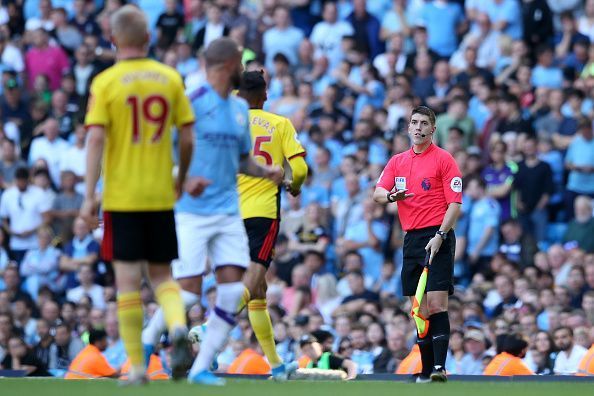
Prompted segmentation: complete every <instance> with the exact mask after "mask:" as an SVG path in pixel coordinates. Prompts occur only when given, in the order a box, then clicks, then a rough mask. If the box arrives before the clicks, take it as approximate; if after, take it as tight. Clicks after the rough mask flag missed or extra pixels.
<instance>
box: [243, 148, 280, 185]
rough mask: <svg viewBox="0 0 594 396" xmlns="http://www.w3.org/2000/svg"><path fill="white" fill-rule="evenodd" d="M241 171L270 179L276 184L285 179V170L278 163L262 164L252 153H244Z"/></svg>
mask: <svg viewBox="0 0 594 396" xmlns="http://www.w3.org/2000/svg"><path fill="white" fill-rule="evenodd" d="M239 172H240V173H243V174H244V175H248V176H253V177H262V178H265V179H269V180H270V181H272V182H273V183H274V184H276V185H279V184H281V183H282V181H283V177H284V175H285V172H284V171H283V168H281V167H280V166H278V165H273V166H266V165H260V164H258V163H257V162H256V161H254V159H253V158H252V157H251V156H250V155H244V156H242V157H241V160H240V162H239Z"/></svg>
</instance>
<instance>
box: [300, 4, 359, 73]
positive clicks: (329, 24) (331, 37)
mask: <svg viewBox="0 0 594 396" xmlns="http://www.w3.org/2000/svg"><path fill="white" fill-rule="evenodd" d="M322 17H323V18H324V20H323V21H321V22H318V23H317V24H316V25H315V26H314V28H313V30H312V32H311V36H310V40H311V42H312V44H313V45H314V47H315V51H316V53H315V56H316V57H320V56H325V57H326V58H327V59H328V62H329V67H328V70H333V69H334V68H335V67H336V66H338V65H339V64H340V61H341V60H342V59H343V56H344V54H343V51H342V48H341V44H342V38H343V37H344V36H351V35H353V34H354V33H355V31H354V30H353V27H352V26H351V24H350V23H348V22H345V21H339V20H338V11H337V9H336V3H333V2H327V3H326V4H325V5H324V11H323V13H322Z"/></svg>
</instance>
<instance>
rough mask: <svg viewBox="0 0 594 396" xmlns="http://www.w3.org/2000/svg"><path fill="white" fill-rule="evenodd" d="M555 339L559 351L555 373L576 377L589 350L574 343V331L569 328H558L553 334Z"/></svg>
mask: <svg viewBox="0 0 594 396" xmlns="http://www.w3.org/2000/svg"><path fill="white" fill-rule="evenodd" d="M553 339H554V340H555V346H556V347H557V349H559V354H558V355H557V358H556V359H555V366H554V367H553V371H554V372H555V374H562V375H574V374H575V373H577V371H578V366H579V364H580V361H581V360H582V358H583V357H584V355H585V354H586V352H588V350H587V349H586V348H584V347H583V346H580V345H577V344H575V343H574V342H573V330H571V328H569V327H559V328H557V329H556V330H555V331H554V332H553Z"/></svg>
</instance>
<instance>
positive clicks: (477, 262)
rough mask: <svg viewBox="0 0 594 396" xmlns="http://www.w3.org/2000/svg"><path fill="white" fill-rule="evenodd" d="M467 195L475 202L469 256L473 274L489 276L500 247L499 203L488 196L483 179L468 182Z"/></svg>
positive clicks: (471, 220)
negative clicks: (490, 265)
mask: <svg viewBox="0 0 594 396" xmlns="http://www.w3.org/2000/svg"><path fill="white" fill-rule="evenodd" d="M466 194H467V195H468V197H469V198H470V199H472V200H473V203H472V209H471V210H470V213H469V227H468V244H467V247H466V252H467V254H468V260H469V266H470V268H471V273H472V274H475V273H477V272H480V273H482V274H483V275H486V274H489V272H490V269H489V264H490V263H491V259H492V258H493V256H494V255H495V253H497V249H498V246H499V233H498V232H497V231H498V229H499V219H500V217H501V214H500V213H501V208H500V206H499V203H497V201H495V200H494V199H493V198H491V197H489V196H487V195H486V183H485V182H484V181H483V179H480V178H473V179H471V180H469V181H467V184H466Z"/></svg>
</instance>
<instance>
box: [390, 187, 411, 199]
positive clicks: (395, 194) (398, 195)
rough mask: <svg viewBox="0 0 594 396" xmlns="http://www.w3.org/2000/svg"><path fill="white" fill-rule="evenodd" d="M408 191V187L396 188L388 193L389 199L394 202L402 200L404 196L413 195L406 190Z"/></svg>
mask: <svg viewBox="0 0 594 396" xmlns="http://www.w3.org/2000/svg"><path fill="white" fill-rule="evenodd" d="M407 191H408V188H405V189H402V190H398V191H395V192H393V193H390V201H392V202H396V201H403V200H405V199H406V198H410V197H414V196H415V194H413V193H410V194H407V193H406V192H407Z"/></svg>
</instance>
